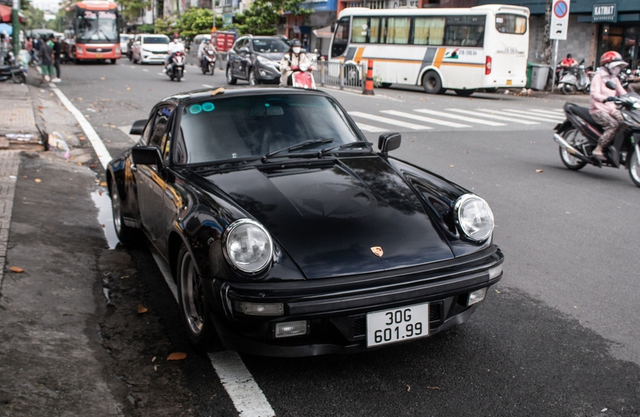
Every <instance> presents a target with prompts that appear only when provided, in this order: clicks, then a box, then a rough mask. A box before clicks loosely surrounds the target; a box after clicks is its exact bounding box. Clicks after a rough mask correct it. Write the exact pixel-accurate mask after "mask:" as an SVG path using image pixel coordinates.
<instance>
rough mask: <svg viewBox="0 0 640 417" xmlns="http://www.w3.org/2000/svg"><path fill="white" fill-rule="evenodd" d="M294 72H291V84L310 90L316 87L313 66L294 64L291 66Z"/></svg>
mask: <svg viewBox="0 0 640 417" xmlns="http://www.w3.org/2000/svg"><path fill="white" fill-rule="evenodd" d="M291 69H292V70H293V72H292V73H291V76H290V77H291V85H292V86H294V87H296V88H304V89H309V90H315V89H316V82H315V80H314V79H313V74H311V72H312V71H313V67H312V66H310V65H306V64H303V65H300V66H299V67H298V66H294V67H292V68H291Z"/></svg>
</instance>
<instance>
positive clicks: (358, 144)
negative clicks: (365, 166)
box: [318, 141, 373, 158]
mask: <svg viewBox="0 0 640 417" xmlns="http://www.w3.org/2000/svg"><path fill="white" fill-rule="evenodd" d="M372 146H373V143H371V142H360V141H358V142H349V143H343V144H342V145H336V146H332V147H330V148H324V149H322V150H321V151H320V152H318V158H322V157H323V156H324V155H326V154H328V153H329V152H331V151H333V150H336V149H338V150H343V149H351V148H363V147H366V148H371V147H372Z"/></svg>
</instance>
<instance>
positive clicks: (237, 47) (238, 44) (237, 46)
mask: <svg viewBox="0 0 640 417" xmlns="http://www.w3.org/2000/svg"><path fill="white" fill-rule="evenodd" d="M246 43H247V38H240V39H238V41H237V42H236V44H235V46H234V47H233V49H234V51H236V52H240V48H242V47H243V46H244V45H245V44H246Z"/></svg>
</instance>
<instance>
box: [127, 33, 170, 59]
mask: <svg viewBox="0 0 640 417" xmlns="http://www.w3.org/2000/svg"><path fill="white" fill-rule="evenodd" d="M132 49H133V50H132V52H131V60H132V61H133V63H134V64H135V63H138V64H164V60H165V58H166V57H167V55H169V37H168V36H167V35H148V34H142V35H136V37H135V38H134V41H133V46H132Z"/></svg>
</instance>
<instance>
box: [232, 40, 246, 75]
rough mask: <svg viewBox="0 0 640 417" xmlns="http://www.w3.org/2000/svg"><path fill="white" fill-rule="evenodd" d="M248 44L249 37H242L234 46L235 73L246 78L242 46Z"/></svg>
mask: <svg viewBox="0 0 640 417" xmlns="http://www.w3.org/2000/svg"><path fill="white" fill-rule="evenodd" d="M246 44H247V38H240V39H238V41H237V42H236V44H235V45H234V46H233V52H234V53H233V75H234V76H236V77H239V78H244V71H243V65H242V63H243V62H242V61H243V59H244V58H243V56H242V52H241V50H242V48H244V47H245V45H246Z"/></svg>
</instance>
